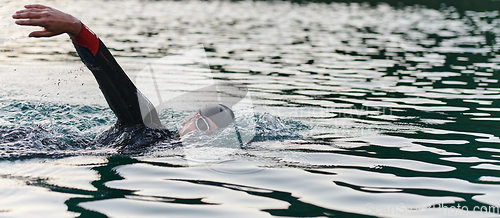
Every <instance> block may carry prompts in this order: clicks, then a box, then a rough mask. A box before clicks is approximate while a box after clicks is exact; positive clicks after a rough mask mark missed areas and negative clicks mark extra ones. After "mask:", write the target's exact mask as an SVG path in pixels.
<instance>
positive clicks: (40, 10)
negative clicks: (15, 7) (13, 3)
mask: <svg viewBox="0 0 500 218" xmlns="http://www.w3.org/2000/svg"><path fill="white" fill-rule="evenodd" d="M42 11H47V9H40V8H30V9H23V10H19V11H16V14H19V13H27V12H42Z"/></svg>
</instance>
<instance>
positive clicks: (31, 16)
mask: <svg viewBox="0 0 500 218" xmlns="http://www.w3.org/2000/svg"><path fill="white" fill-rule="evenodd" d="M43 13H44V12H25V13H16V14H14V15H12V18H14V19H39V18H41V17H42V15H43Z"/></svg>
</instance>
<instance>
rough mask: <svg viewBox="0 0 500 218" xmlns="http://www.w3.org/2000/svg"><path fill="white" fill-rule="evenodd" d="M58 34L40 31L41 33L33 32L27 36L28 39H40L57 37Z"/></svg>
mask: <svg viewBox="0 0 500 218" xmlns="http://www.w3.org/2000/svg"><path fill="white" fill-rule="evenodd" d="M59 34H60V33H59ZM59 34H57V33H54V32H49V31H47V30H42V31H33V32H31V33H30V34H29V35H28V36H29V37H35V38H40V37H51V36H55V35H59Z"/></svg>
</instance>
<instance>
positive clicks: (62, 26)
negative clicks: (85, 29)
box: [12, 4, 82, 37]
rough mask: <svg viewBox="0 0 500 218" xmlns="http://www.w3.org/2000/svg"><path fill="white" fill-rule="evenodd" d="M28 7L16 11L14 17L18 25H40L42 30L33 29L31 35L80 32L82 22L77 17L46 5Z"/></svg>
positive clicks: (72, 34)
mask: <svg viewBox="0 0 500 218" xmlns="http://www.w3.org/2000/svg"><path fill="white" fill-rule="evenodd" d="M24 7H25V8H26V9H24V10H20V11H16V13H15V14H14V15H12V18H14V19H20V20H16V24H17V25H21V26H40V27H43V28H44V29H43V30H42V31H33V32H31V33H30V34H29V37H51V36H57V35H60V34H63V33H67V34H69V35H70V36H71V37H76V36H77V35H78V34H80V31H81V29H82V24H81V23H80V21H79V20H78V19H76V17H73V16H72V15H70V14H66V13H64V12H62V11H59V10H56V9H54V8H51V7H47V6H44V5H38V4H35V5H25V6H24Z"/></svg>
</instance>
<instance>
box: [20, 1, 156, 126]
mask: <svg viewBox="0 0 500 218" xmlns="http://www.w3.org/2000/svg"><path fill="white" fill-rule="evenodd" d="M12 17H13V18H14V19H18V20H16V24H18V25H24V26H40V27H43V28H44V29H43V30H41V31H34V32H31V33H30V34H29V36H30V37H51V36H56V35H59V34H63V33H67V34H68V35H69V36H70V37H71V40H72V41H73V44H74V46H75V49H76V51H77V52H78V55H79V56H80V58H81V59H82V61H83V63H85V65H86V66H87V67H88V68H89V69H90V71H92V74H93V75H94V77H95V78H96V80H97V83H98V84H99V88H100V89H101V91H102V93H103V95H104V97H105V98H106V101H107V102H108V105H109V107H110V108H111V110H113V112H114V113H115V115H116V117H117V118H118V122H119V124H120V125H137V124H145V125H146V126H148V127H152V128H161V127H162V126H161V123H160V120H159V118H158V115H157V113H156V110H155V109H154V107H153V105H152V104H151V102H150V101H149V100H148V99H147V98H146V97H145V96H143V95H142V94H141V93H140V92H139V91H138V90H137V88H136V87H135V85H134V84H133V83H132V81H131V80H130V78H129V77H128V76H127V75H126V74H125V72H124V71H123V70H122V68H121V67H120V65H119V64H118V63H117V62H116V60H115V58H114V57H113V55H111V53H110V52H109V50H108V48H106V46H105V45H104V44H103V43H102V41H101V40H100V39H99V38H98V37H97V36H96V34H94V33H93V32H92V31H91V30H90V29H89V28H88V27H87V26H85V25H84V24H83V23H81V22H80V21H79V20H78V19H76V18H75V17H73V16H72V15H70V14H66V13H64V12H62V11H59V10H56V9H54V8H51V7H47V6H43V5H26V6H25V9H24V10H20V11H17V12H16V13H15V14H14V15H13V16H12ZM141 109H142V114H141Z"/></svg>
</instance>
